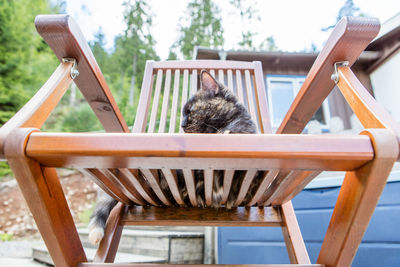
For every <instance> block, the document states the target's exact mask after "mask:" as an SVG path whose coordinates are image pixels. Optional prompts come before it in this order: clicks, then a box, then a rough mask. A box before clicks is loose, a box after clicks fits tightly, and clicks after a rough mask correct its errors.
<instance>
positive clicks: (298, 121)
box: [277, 17, 380, 133]
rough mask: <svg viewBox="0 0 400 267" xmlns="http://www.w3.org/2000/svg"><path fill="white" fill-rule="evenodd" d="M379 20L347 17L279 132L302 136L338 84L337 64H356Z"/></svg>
mask: <svg viewBox="0 0 400 267" xmlns="http://www.w3.org/2000/svg"><path fill="white" fill-rule="evenodd" d="M379 28H380V24H379V21H378V20H377V19H373V18H368V19H367V18H356V17H343V18H342V19H341V20H340V21H339V22H338V24H337V25H336V27H335V29H334V30H333V31H332V33H331V35H330V36H329V39H328V41H327V42H326V45H325V46H324V48H323V49H322V50H321V52H320V53H319V55H318V57H317V59H316V60H315V62H314V64H313V66H312V67H311V70H310V72H309V73H308V75H307V77H306V80H305V81H304V83H303V86H302V87H301V89H300V91H299V93H298V94H297V96H296V97H295V99H294V101H293V103H292V105H291V106H290V108H289V111H288V112H287V114H286V116H285V118H284V119H283V121H282V123H281V125H280V126H279V129H278V130H277V133H300V132H302V131H303V129H304V127H305V126H306V124H307V123H308V122H309V121H310V119H311V118H312V116H313V115H314V113H315V112H316V111H317V110H318V108H319V107H320V106H321V104H322V102H323V101H324V100H325V98H326V97H327V96H328V95H329V93H330V92H331V90H332V89H333V87H334V86H335V83H334V82H333V81H332V80H331V75H332V73H333V64H334V63H335V62H338V61H343V60H347V61H349V66H351V65H353V63H354V62H355V60H356V59H357V58H358V57H359V55H360V54H361V52H362V51H363V50H364V49H365V48H366V47H367V45H368V44H369V43H370V42H371V41H372V39H374V37H375V36H376V35H377V34H378V32H379Z"/></svg>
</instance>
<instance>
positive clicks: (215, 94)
mask: <svg viewBox="0 0 400 267" xmlns="http://www.w3.org/2000/svg"><path fill="white" fill-rule="evenodd" d="M200 82H201V89H200V90H199V91H197V93H196V94H195V95H194V96H192V97H191V98H190V99H189V100H188V101H187V103H186V104H185V106H184V108H183V120H182V125H181V126H182V128H183V130H184V131H185V133H225V134H235V133H250V134H254V133H256V132H257V127H256V125H255V123H254V122H253V121H252V120H251V117H250V115H249V113H248V112H247V110H246V108H245V107H244V106H243V105H242V104H240V103H239V102H238V100H237V98H236V97H235V96H234V95H233V93H232V92H231V91H230V90H229V89H228V88H226V87H225V86H223V85H222V84H220V83H219V82H218V81H216V80H215V79H214V77H212V76H211V74H210V73H208V72H207V71H205V70H202V71H201V73H200ZM158 174H159V177H160V187H161V189H162V190H163V191H164V193H165V194H166V195H167V196H168V197H169V198H170V199H171V201H172V202H173V203H174V201H173V198H172V195H171V192H170V191H169V188H168V184H167V181H166V179H165V177H164V176H163V175H162V172H158ZM244 175H245V171H235V174H234V178H233V183H232V185H231V190H230V194H229V197H228V200H227V203H226V207H227V208H228V209H230V208H231V207H232V206H233V204H234V202H235V200H236V199H235V196H237V194H238V191H239V189H240V185H241V183H242V180H243V177H244ZM261 175H262V172H258V173H257V174H256V177H255V178H254V180H253V183H252V187H251V188H250V190H249V192H251V193H249V194H247V196H246V198H245V200H244V203H247V202H248V201H249V200H250V198H251V197H252V194H254V191H255V189H256V187H257V186H258V184H259V182H260V178H261ZM177 176H178V186H179V187H180V191H181V194H182V196H183V198H184V200H185V203H186V204H188V205H190V202H189V200H188V193H187V191H186V187H185V182H184V177H183V174H182V172H181V171H177ZM194 176H195V179H196V195H197V202H198V205H199V206H200V207H205V201H204V199H205V198H204V176H203V173H202V171H195V172H194ZM222 193H223V171H221V170H216V171H214V185H213V194H212V197H213V207H215V208H218V207H220V206H221V203H220V202H221V199H222ZM116 203H117V202H116V201H115V200H114V199H112V198H111V197H109V196H108V195H105V194H104V193H103V194H100V196H99V198H98V201H97V203H96V208H95V210H94V212H93V215H92V217H91V220H90V223H89V241H90V242H91V243H93V244H96V243H98V242H100V240H101V239H102V238H103V235H104V228H105V223H106V220H107V218H108V216H109V213H110V211H111V209H112V208H113V207H114V206H115V205H116Z"/></svg>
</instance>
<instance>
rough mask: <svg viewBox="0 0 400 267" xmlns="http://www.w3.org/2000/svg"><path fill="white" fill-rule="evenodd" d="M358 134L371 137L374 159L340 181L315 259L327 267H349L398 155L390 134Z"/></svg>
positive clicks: (395, 141)
mask: <svg viewBox="0 0 400 267" xmlns="http://www.w3.org/2000/svg"><path fill="white" fill-rule="evenodd" d="M362 134H364V135H368V136H369V137H370V138H371V140H372V143H373V146H374V148H375V157H374V160H373V161H371V162H370V163H368V164H366V165H365V166H363V167H361V168H360V169H358V170H356V171H354V172H347V173H346V177H345V178H344V180H343V184H342V187H341V189H340V193H339V196H338V200H337V201H336V205H335V208H334V210H333V214H332V217H331V221H330V223H329V226H328V230H327V232H326V235H325V238H324V241H323V243H322V247H321V251H320V253H319V256H318V260H317V262H319V263H324V264H326V266H329V267H331V266H350V265H351V262H352V261H353V258H354V256H355V254H356V251H357V249H358V246H359V244H360V242H361V240H362V237H363V235H364V233H365V231H366V229H367V226H368V223H369V221H370V219H371V217H372V214H373V212H374V209H375V207H376V205H377V203H378V200H379V197H380V195H381V193H382V191H383V189H384V187H385V185H386V180H387V178H388V176H389V174H390V170H391V169H392V167H393V164H394V163H395V161H396V159H397V155H398V153H399V149H398V143H397V139H396V137H395V136H394V135H393V133H392V132H391V131H389V130H385V129H373V130H368V131H365V132H363V133H362Z"/></svg>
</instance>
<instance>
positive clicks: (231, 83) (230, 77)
mask: <svg viewBox="0 0 400 267" xmlns="http://www.w3.org/2000/svg"><path fill="white" fill-rule="evenodd" d="M227 79H228V88H229V89H230V90H231V91H232V92H233V73H232V70H228V73H227Z"/></svg>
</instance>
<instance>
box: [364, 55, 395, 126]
mask: <svg viewBox="0 0 400 267" xmlns="http://www.w3.org/2000/svg"><path fill="white" fill-rule="evenodd" d="M399 74H400V50H399V51H397V52H396V53H395V54H394V55H392V56H391V57H390V58H388V59H387V60H386V61H385V62H384V63H383V64H382V65H380V66H379V67H378V68H377V69H376V70H374V71H373V72H372V73H371V75H370V77H371V82H372V86H373V88H374V95H375V98H376V100H377V101H378V102H379V103H380V104H381V105H383V106H384V107H385V108H386V110H387V111H388V112H389V113H390V114H391V115H392V116H393V118H394V119H395V120H396V121H400V104H399V102H400V75H399Z"/></svg>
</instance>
